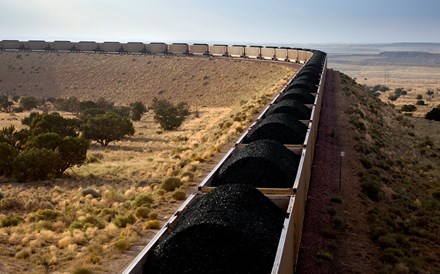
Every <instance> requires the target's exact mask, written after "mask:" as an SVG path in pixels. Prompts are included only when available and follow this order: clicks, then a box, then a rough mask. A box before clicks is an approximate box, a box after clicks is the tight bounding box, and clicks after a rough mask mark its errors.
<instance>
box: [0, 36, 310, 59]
mask: <svg viewBox="0 0 440 274" xmlns="http://www.w3.org/2000/svg"><path fill="white" fill-rule="evenodd" d="M0 50H8V51H11V50H14V51H48V52H50V51H54V52H86V53H87V52H94V53H119V54H155V55H161V54H163V55H183V56H185V55H190V56H214V57H232V58H249V59H262V60H277V61H287V62H296V63H305V62H307V60H309V59H310V58H311V56H312V54H313V50H309V49H301V48H290V47H273V46H266V47H263V46H249V47H248V46H245V45H232V46H229V45H221V44H215V45H208V44H192V45H190V44H187V43H172V44H165V43H161V42H160V43H155V42H153V43H141V42H128V43H120V42H102V43H99V42H94V41H79V42H71V41H53V42H47V41H43V40H29V41H19V40H3V41H0Z"/></svg>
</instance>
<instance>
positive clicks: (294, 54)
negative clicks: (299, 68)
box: [287, 49, 299, 63]
mask: <svg viewBox="0 0 440 274" xmlns="http://www.w3.org/2000/svg"><path fill="white" fill-rule="evenodd" d="M298 59H299V53H298V49H288V50H287V60H288V61H289V62H294V63H297V62H298Z"/></svg>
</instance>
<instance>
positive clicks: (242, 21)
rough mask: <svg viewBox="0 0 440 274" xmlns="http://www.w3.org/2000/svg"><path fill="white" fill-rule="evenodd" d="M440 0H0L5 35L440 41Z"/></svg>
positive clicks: (169, 39) (167, 39)
mask: <svg viewBox="0 0 440 274" xmlns="http://www.w3.org/2000/svg"><path fill="white" fill-rule="evenodd" d="M439 12H440V1H438V0H364V1H359V0H265V1H260V0H234V1H233V0H222V1H209V0H185V1H183V0H155V1H151V0H124V1H121V0H119V1H116V0H74V1H72V0H0V40H8V39H17V40H23V41H25V40H46V41H54V40H70V41H86V40H88V41H90V40H92V41H97V42H103V41H119V42H167V43H168V42H188V43H194V42H206V43H228V44H238V43H240V44H248V45H249V44H262V45H268V44H293V45H294V44H307V43H332V44H363V43H395V42H440V16H439Z"/></svg>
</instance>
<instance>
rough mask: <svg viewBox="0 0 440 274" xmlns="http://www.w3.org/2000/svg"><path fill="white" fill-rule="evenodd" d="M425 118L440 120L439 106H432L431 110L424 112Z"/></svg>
mask: <svg viewBox="0 0 440 274" xmlns="http://www.w3.org/2000/svg"><path fill="white" fill-rule="evenodd" d="M425 119H428V120H434V121H440V106H439V107H436V108H433V109H431V111H429V112H428V113H426V115H425Z"/></svg>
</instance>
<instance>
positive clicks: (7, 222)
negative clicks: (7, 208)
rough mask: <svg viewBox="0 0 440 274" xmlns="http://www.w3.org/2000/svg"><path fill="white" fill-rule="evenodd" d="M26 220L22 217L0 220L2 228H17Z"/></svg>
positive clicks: (8, 217)
mask: <svg viewBox="0 0 440 274" xmlns="http://www.w3.org/2000/svg"><path fill="white" fill-rule="evenodd" d="M23 221H24V219H23V218H22V217H20V216H15V215H11V216H6V217H5V218H3V219H1V220H0V227H8V226H17V225H18V224H19V223H22V222H23Z"/></svg>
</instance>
